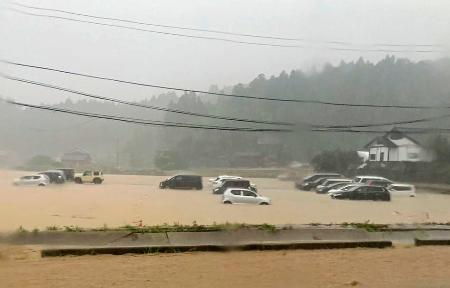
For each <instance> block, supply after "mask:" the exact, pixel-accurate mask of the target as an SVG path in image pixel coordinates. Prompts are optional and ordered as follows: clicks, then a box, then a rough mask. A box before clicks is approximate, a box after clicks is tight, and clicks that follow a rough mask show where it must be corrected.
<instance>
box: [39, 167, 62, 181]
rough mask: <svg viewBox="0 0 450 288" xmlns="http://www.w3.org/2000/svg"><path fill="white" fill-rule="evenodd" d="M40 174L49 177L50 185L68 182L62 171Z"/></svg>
mask: <svg viewBox="0 0 450 288" xmlns="http://www.w3.org/2000/svg"><path fill="white" fill-rule="evenodd" d="M38 174H41V175H47V177H48V178H49V179H50V183H56V184H63V183H65V182H66V176H64V173H63V172H62V171H60V170H47V171H43V172H39V173H38Z"/></svg>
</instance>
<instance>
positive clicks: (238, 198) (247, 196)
mask: <svg viewBox="0 0 450 288" xmlns="http://www.w3.org/2000/svg"><path fill="white" fill-rule="evenodd" d="M222 203H224V204H235V203H243V204H258V205H270V204H272V200H270V198H268V197H264V196H261V195H258V193H255V192H253V191H251V190H248V189H240V188H228V189H227V190H226V191H225V192H224V193H223V195H222Z"/></svg>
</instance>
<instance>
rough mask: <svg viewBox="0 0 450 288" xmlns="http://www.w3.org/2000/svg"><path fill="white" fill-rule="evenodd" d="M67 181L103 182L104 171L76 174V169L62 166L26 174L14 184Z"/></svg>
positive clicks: (29, 184) (41, 184)
mask: <svg viewBox="0 0 450 288" xmlns="http://www.w3.org/2000/svg"><path fill="white" fill-rule="evenodd" d="M67 181H74V182H75V183H77V184H82V183H94V184H101V183H103V181H104V178H103V172H102V171H98V170H95V171H84V172H83V173H80V174H77V175H75V170H74V169H72V168H61V169H54V170H47V171H42V172H38V173H33V174H29V175H25V176H22V177H20V178H17V179H14V181H13V184H14V185H17V186H47V185H49V184H63V183H65V182H67Z"/></svg>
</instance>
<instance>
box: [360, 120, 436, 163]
mask: <svg viewBox="0 0 450 288" xmlns="http://www.w3.org/2000/svg"><path fill="white" fill-rule="evenodd" d="M365 148H366V149H367V150H368V151H369V161H370V162H399V161H408V162H420V161H431V160H432V155H431V153H430V152H429V151H427V150H426V149H425V148H424V147H422V145H420V143H419V142H417V141H416V140H414V139H413V138H411V137H409V136H408V135H406V134H405V133H404V132H402V131H400V130H398V129H396V128H394V129H392V130H391V131H390V132H388V133H386V134H385V135H383V136H379V137H376V138H375V139H373V140H372V141H370V142H369V143H368V144H367V145H366V146H365Z"/></svg>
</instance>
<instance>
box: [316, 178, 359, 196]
mask: <svg viewBox="0 0 450 288" xmlns="http://www.w3.org/2000/svg"><path fill="white" fill-rule="evenodd" d="M328 182H329V181H328ZM350 184H352V183H351V182H333V183H331V184H327V183H324V184H323V185H326V186H321V187H320V188H317V187H316V193H317V194H327V193H328V191H330V190H331V189H338V188H341V187H344V186H347V185H350Z"/></svg>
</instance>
